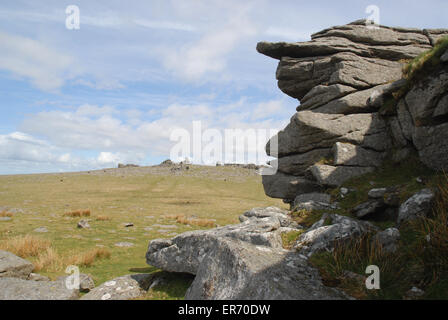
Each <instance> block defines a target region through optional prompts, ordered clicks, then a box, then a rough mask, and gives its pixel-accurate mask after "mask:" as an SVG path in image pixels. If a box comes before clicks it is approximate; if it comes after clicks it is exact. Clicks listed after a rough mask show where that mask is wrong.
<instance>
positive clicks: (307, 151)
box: [257, 20, 448, 202]
mask: <svg viewBox="0 0 448 320" xmlns="http://www.w3.org/2000/svg"><path fill="white" fill-rule="evenodd" d="M446 35H448V30H447V29H425V30H419V29H414V28H395V27H387V26H375V27H373V28H372V23H371V21H367V20H359V21H355V22H352V23H350V24H347V25H343V26H335V27H331V28H328V29H325V30H323V31H320V32H317V33H315V34H313V35H312V36H311V41H307V42H295V43H285V42H279V43H268V42H260V43H258V45H257V50H258V52H260V53H262V54H265V55H267V56H269V57H272V58H275V59H278V60H279V64H278V67H277V71H276V78H277V80H278V86H279V88H280V89H281V90H282V91H283V92H284V93H286V94H288V95H290V96H291V97H294V98H297V99H298V100H300V105H299V106H298V107H297V111H298V112H297V113H296V114H295V115H294V116H293V117H292V118H291V120H290V123H289V124H288V125H287V126H286V128H284V129H283V130H281V131H279V132H278V134H277V135H275V136H274V137H272V138H271V140H270V141H269V142H268V144H267V145H266V152H267V154H268V155H270V156H272V157H274V158H277V159H276V160H273V161H272V163H273V164H274V165H276V167H278V171H279V172H280V173H278V174H275V175H272V176H269V177H264V178H263V185H264V188H265V192H266V194H267V195H268V196H272V197H276V198H283V199H284V200H285V201H287V202H291V201H292V199H293V198H291V197H292V196H297V195H300V194H301V193H306V192H310V191H309V190H304V189H306V188H303V186H308V185H309V183H310V182H318V183H319V184H321V185H322V186H330V187H334V186H339V185H340V184H341V183H343V182H344V181H346V180H347V179H349V178H350V177H355V176H360V175H363V174H365V173H366V172H371V171H372V170H374V169H375V168H378V167H380V166H381V165H382V163H383V161H384V159H386V158H387V157H389V156H390V158H391V159H392V160H393V161H394V162H396V163H398V162H402V161H405V160H406V158H407V157H409V156H410V155H411V154H412V153H414V151H417V152H418V153H419V155H420V158H421V160H422V162H423V163H424V164H426V165H427V166H428V167H430V168H433V169H439V170H440V169H447V168H448V156H447V155H448V142H447V141H448V133H447V132H448V130H447V128H448V127H447V126H446V119H447V118H448V95H447V93H446V88H447V86H448V76H447V74H448V72H447V70H448V69H447V66H446V64H445V58H442V59H441V61H442V62H443V63H442V64H441V66H440V68H438V69H437V70H435V71H433V72H432V74H430V75H429V76H425V77H423V78H420V80H419V81H418V82H417V83H412V84H411V83H409V82H408V80H407V79H404V78H403V75H402V69H403V66H404V64H405V63H406V60H408V59H413V58H415V57H417V56H418V55H419V54H421V53H423V52H425V51H427V50H430V49H431V48H433V46H434V45H435V44H436V42H437V41H438V40H439V39H441V38H442V37H443V36H446ZM442 56H443V57H444V56H445V55H444V54H443V55H442ZM446 60H448V58H447V59H446ZM406 90H408V91H409V92H408V93H407V94H406V92H405V91H406ZM398 93H400V94H402V93H404V98H401V99H400V100H399V101H397V102H395V101H394V99H395V98H396V97H398V96H400V95H398ZM331 150H333V156H331V154H330V152H331ZM310 173H311V175H310ZM302 179H305V180H306V182H305V183H303V182H304V181H303V180H302Z"/></svg>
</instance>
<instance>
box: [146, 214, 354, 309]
mask: <svg viewBox="0 0 448 320" xmlns="http://www.w3.org/2000/svg"><path fill="white" fill-rule="evenodd" d="M240 221H242V223H241V224H238V225H230V226H226V227H221V228H216V229H212V230H207V231H192V232H186V233H183V234H181V235H179V236H177V237H175V238H173V239H159V240H153V241H151V242H150V243H149V247H148V252H147V254H146V260H147V262H148V264H150V265H152V266H155V267H158V268H161V269H163V270H166V271H173V272H184V273H190V274H194V275H196V277H195V279H194V281H193V283H192V285H191V287H190V288H189V289H188V291H187V294H186V296H185V298H186V299H301V300H302V299H347V298H348V297H347V296H346V295H345V294H343V293H342V292H340V291H339V290H336V289H334V288H327V287H325V286H324V285H323V284H322V281H321V278H320V276H319V272H318V271H317V270H316V269H315V268H313V267H312V266H311V265H310V264H309V263H308V261H307V257H306V256H304V255H300V254H298V253H297V252H295V251H294V250H285V249H283V248H282V239H281V233H282V232H288V231H291V230H299V229H300V228H301V227H300V226H298V225H297V224H296V223H295V222H294V221H292V220H291V218H290V217H289V216H288V215H287V212H285V211H283V210H280V209H278V208H273V207H268V208H256V209H253V210H251V211H248V212H246V213H244V214H243V215H242V216H241V217H240Z"/></svg>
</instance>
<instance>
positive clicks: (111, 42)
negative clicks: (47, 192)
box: [0, 0, 448, 174]
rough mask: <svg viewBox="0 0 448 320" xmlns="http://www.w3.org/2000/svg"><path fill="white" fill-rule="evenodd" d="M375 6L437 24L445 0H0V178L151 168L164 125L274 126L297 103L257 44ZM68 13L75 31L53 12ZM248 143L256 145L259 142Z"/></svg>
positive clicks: (160, 149)
mask: <svg viewBox="0 0 448 320" xmlns="http://www.w3.org/2000/svg"><path fill="white" fill-rule="evenodd" d="M372 4H373V5H376V6H378V7H379V8H380V19H381V20H380V22H381V24H384V25H390V26H403V27H418V28H443V27H448V26H447V25H446V15H447V13H448V2H447V1H444V0H429V1H410V0H408V1H401V0H396V1H390V0H389V1H376V2H374V1H359V0H356V1H338V2H336V1H281V0H280V1H267V0H256V1H245V2H243V1H236V0H235V1H234V0H226V1H222V0H220V1H213V0H207V1H199V0H196V1H192V0H178V1H170V0H161V1H151V0H147V1H132V0H128V1H112V0H107V1H88V0H87V1H75V0H70V1H63V0H55V1H44V0H41V1H18V0H14V1H13V0H4V1H2V2H1V3H0V97H1V99H0V174H12V173H37V172H58V171H78V170H89V169H95V168H103V167H112V166H115V165H116V164H117V163H118V162H123V163H138V164H142V165H148V164H157V163H159V162H161V161H162V160H164V159H166V158H168V157H169V155H170V149H171V148H172V146H173V143H174V142H173V141H170V134H171V132H172V130H174V129H176V128H185V129H187V130H190V129H191V126H192V121H198V120H200V121H201V122H202V125H203V127H204V128H216V129H218V130H224V129H226V128H240V129H247V128H256V129H281V128H282V127H284V126H285V124H286V123H287V122H288V121H289V118H290V117H291V116H292V114H293V113H294V110H295V107H296V106H297V104H298V101H296V100H294V99H292V98H289V97H287V96H286V95H284V94H283V93H281V92H280V90H279V89H278V88H277V84H276V81H275V69H276V65H277V62H276V61H275V60H273V59H270V58H268V57H265V56H262V55H260V54H258V53H257V52H256V50H255V46H256V43H257V42H258V41H306V40H308V39H309V36H310V34H311V33H313V32H316V31H319V30H322V29H324V28H327V27H329V26H333V25H341V24H345V23H348V22H351V21H354V20H357V19H360V18H366V17H367V16H368V14H366V13H365V9H366V7H367V6H369V5H372ZM69 5H76V6H78V7H79V9H80V29H79V30H68V29H67V28H66V26H65V20H66V17H67V15H66V13H65V9H66V7H67V6H69ZM263 144H264V141H263V143H260V144H259V145H258V146H257V148H262V146H263Z"/></svg>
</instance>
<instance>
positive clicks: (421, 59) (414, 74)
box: [403, 37, 448, 82]
mask: <svg viewBox="0 0 448 320" xmlns="http://www.w3.org/2000/svg"><path fill="white" fill-rule="evenodd" d="M447 49H448V37H443V38H441V39H440V40H439V41H437V43H436V45H435V46H434V48H432V49H431V50H429V51H427V52H423V53H422V54H420V55H419V56H417V57H416V58H415V59H413V60H412V61H411V62H410V63H409V64H408V65H406V67H405V68H404V70H403V74H404V77H405V78H406V79H407V80H408V81H410V82H414V81H415V80H417V79H419V78H420V77H421V76H423V75H425V74H427V73H429V72H431V71H433V70H434V69H435V68H437V67H438V66H439V65H440V57H441V56H442V55H443V54H444V53H445V51H446V50H447Z"/></svg>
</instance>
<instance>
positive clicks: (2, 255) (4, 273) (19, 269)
mask: <svg viewBox="0 0 448 320" xmlns="http://www.w3.org/2000/svg"><path fill="white" fill-rule="evenodd" d="M33 269H34V265H33V264H32V263H31V262H29V261H28V260H25V259H22V258H20V257H18V256H16V255H15V254H12V253H11V252H8V251H3V250H0V279H1V278H7V277H8V278H20V279H28V277H29V276H30V274H31V272H32V271H33Z"/></svg>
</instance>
